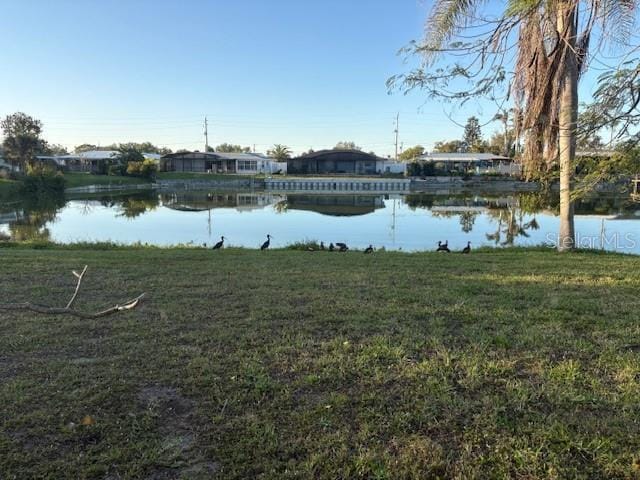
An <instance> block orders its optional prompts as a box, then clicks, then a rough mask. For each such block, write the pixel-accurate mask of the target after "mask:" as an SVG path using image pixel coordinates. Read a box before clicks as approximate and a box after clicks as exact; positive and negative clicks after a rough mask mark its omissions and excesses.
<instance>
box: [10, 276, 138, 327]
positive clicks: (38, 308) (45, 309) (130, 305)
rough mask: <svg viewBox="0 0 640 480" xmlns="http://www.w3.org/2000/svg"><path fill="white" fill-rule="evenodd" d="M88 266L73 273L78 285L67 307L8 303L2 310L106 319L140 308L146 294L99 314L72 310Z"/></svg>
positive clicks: (101, 311)
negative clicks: (114, 314)
mask: <svg viewBox="0 0 640 480" xmlns="http://www.w3.org/2000/svg"><path fill="white" fill-rule="evenodd" d="M87 268H88V266H87V265H85V266H84V269H83V270H82V272H80V273H78V272H76V271H73V275H74V276H75V277H76V278H77V279H78V283H77V284H76V289H75V291H74V293H73V296H72V297H71V299H70V300H69V302H68V303H67V306H66V307H49V306H46V305H39V304H37V303H32V302H22V303H7V304H0V310H28V311H31V312H36V313H43V314H47V315H73V316H74V317H80V318H89V319H90V318H99V317H106V316H107V315H111V314H113V313H117V312H122V311H124V310H132V309H134V308H136V307H137V306H138V304H139V303H140V301H141V300H142V298H144V296H145V294H144V293H142V294H140V295H138V296H137V297H135V298H132V299H131V300H127V301H126V302H124V303H122V304H116V305H114V306H113V307H109V308H105V309H104V310H100V311H98V312H93V313H92V312H82V311H80V310H74V309H73V308H71V306H72V305H73V302H75V300H76V297H77V296H78V292H79V291H80V285H81V284H82V279H83V277H84V274H85V273H86V272H87Z"/></svg>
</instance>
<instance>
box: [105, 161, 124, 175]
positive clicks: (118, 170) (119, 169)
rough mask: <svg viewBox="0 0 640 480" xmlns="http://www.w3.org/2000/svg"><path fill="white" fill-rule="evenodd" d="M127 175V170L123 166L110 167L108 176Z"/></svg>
mask: <svg viewBox="0 0 640 480" xmlns="http://www.w3.org/2000/svg"><path fill="white" fill-rule="evenodd" d="M126 173H127V169H126V167H125V166H124V165H122V164H116V165H109V168H108V169H107V174H108V175H112V176H124V175H125V174H126Z"/></svg>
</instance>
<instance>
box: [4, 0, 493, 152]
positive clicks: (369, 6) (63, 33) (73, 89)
mask: <svg viewBox="0 0 640 480" xmlns="http://www.w3.org/2000/svg"><path fill="white" fill-rule="evenodd" d="M429 6H430V2H426V1H422V0H323V1H321V2H306V1H300V0H233V1H232V0H209V1H195V0H182V1H178V0H174V1H166V0H128V1H124V0H100V1H77V0H55V1H51V0H0V12H1V15H0V32H2V38H3V44H4V45H3V47H2V49H1V50H0V52H1V53H0V65H1V66H2V73H0V116H4V115H7V114H9V113H13V112H15V111H24V112H26V113H28V114H30V115H33V116H35V117H37V118H39V119H41V120H42V121H43V123H44V127H45V138H47V140H49V141H50V142H51V143H61V144H63V145H65V146H66V147H67V148H70V149H71V148H73V146H75V145H78V144H81V143H95V144H102V145H105V144H109V143H112V142H125V141H146V140H149V141H151V142H154V143H157V144H160V145H165V146H168V147H170V148H172V149H174V150H175V149H178V148H187V149H202V148H203V143H204V140H203V135H202V120H203V117H204V116H205V115H207V116H208V118H209V122H210V129H209V131H210V141H209V143H210V144H211V145H216V144H218V143H222V142H230V143H239V144H242V145H251V146H253V145H254V144H255V145H256V150H257V151H266V149H267V148H269V147H270V146H271V145H273V144H274V143H283V144H286V145H289V146H290V147H291V148H292V150H294V151H295V152H300V151H302V150H307V149H308V148H310V147H313V148H314V149H316V150H318V149H320V148H325V147H331V146H333V145H335V143H336V142H337V141H339V140H353V141H355V142H356V143H357V144H358V145H360V146H362V148H363V149H365V150H374V151H376V152H377V153H378V154H381V155H387V154H391V153H392V152H393V149H394V147H393V142H394V134H393V129H394V125H393V124H394V119H395V114H396V112H400V141H401V142H403V143H404V145H405V148H406V147H408V146H412V145H415V144H418V143H419V144H422V145H424V146H425V147H427V148H428V149H431V147H432V145H433V142H435V141H438V140H444V139H451V138H458V137H460V136H461V130H462V129H461V128H460V127H458V126H456V125H455V124H454V123H452V122H451V121H449V120H448V119H447V117H446V116H445V115H444V114H443V110H444V109H447V111H450V110H451V107H450V106H443V105H442V104H439V103H437V102H429V103H426V104H425V103H424V98H422V97H421V96H420V95H419V94H412V95H409V96H406V97H405V96H403V95H402V94H400V93H395V94H393V95H389V94H388V93H387V90H386V87H385V81H386V79H387V78H388V77H389V76H391V75H393V74H396V73H400V72H402V71H405V70H406V68H407V66H406V65H404V64H403V61H402V58H401V57H398V56H397V55H396V52H397V51H398V49H399V48H401V47H402V46H404V45H406V44H407V43H408V42H409V41H410V40H411V39H418V38H420V36H421V34H422V29H423V23H424V19H425V17H426V15H427V13H428V9H429ZM493 113H494V112H493V111H483V110H482V109H481V108H479V106H478V105H469V106H468V107H465V110H463V111H455V112H454V118H455V119H456V120H457V121H459V122H460V123H464V121H465V119H466V118H467V117H468V116H469V115H471V114H477V115H479V116H480V117H482V116H483V115H484V116H491V115H492V114H493ZM497 128H498V125H497V124H495V125H489V126H486V127H485V129H484V134H485V137H488V136H489V135H490V133H491V132H492V131H493V130H494V129H497Z"/></svg>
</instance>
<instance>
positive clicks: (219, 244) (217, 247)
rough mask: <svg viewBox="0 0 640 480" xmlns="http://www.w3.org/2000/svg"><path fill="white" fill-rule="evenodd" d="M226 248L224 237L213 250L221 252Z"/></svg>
mask: <svg viewBox="0 0 640 480" xmlns="http://www.w3.org/2000/svg"><path fill="white" fill-rule="evenodd" d="M223 246H224V237H220V241H219V242H218V243H216V244H215V245H214V246H213V248H212V250H220V249H221V248H222V247H223Z"/></svg>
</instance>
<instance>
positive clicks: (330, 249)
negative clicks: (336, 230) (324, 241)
mask: <svg viewBox="0 0 640 480" xmlns="http://www.w3.org/2000/svg"><path fill="white" fill-rule="evenodd" d="M335 249H336V247H334V246H333V243H330V244H329V251H330V252H333V251H334V250H335Z"/></svg>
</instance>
